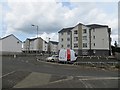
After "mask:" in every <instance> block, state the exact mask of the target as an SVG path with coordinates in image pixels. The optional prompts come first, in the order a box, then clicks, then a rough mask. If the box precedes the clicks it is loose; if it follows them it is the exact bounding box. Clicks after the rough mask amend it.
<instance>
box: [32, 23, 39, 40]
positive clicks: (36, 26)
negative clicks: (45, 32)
mask: <svg viewBox="0 0 120 90" xmlns="http://www.w3.org/2000/svg"><path fill="white" fill-rule="evenodd" d="M32 26H33V27H34V26H36V27H37V38H38V25H34V24H32Z"/></svg>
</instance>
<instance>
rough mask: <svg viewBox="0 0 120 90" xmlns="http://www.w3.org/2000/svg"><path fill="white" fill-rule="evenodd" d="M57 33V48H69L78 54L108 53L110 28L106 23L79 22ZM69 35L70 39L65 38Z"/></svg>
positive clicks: (109, 49) (109, 48)
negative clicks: (89, 23)
mask: <svg viewBox="0 0 120 90" xmlns="http://www.w3.org/2000/svg"><path fill="white" fill-rule="evenodd" d="M68 32H69V33H70V34H69V35H68V34H67V33H68ZM58 33H59V50H60V49H61V48H64V49H67V48H71V49H73V50H74V51H75V52H76V54H78V55H110V51H111V38H110V34H111V29H110V28H109V27H108V26H106V25H98V24H91V25H84V24H81V23H79V24H77V25H76V26H74V27H72V28H63V29H62V30H61V31H59V32H58ZM69 37H70V41H68V40H67V38H69ZM69 44H70V45H69ZM68 45H69V46H70V47H68Z"/></svg>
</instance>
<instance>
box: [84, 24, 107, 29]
mask: <svg viewBox="0 0 120 90" xmlns="http://www.w3.org/2000/svg"><path fill="white" fill-rule="evenodd" d="M86 26H87V27H90V28H101V27H108V26H107V25H99V24H90V25H86Z"/></svg>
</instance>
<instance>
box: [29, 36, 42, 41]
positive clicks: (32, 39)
mask: <svg viewBox="0 0 120 90" xmlns="http://www.w3.org/2000/svg"><path fill="white" fill-rule="evenodd" d="M36 39H42V38H41V37H38V38H27V40H29V41H34V40H36ZM42 40H43V39H42Z"/></svg>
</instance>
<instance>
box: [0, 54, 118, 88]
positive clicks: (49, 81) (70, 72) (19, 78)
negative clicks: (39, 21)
mask: <svg viewBox="0 0 120 90" xmlns="http://www.w3.org/2000/svg"><path fill="white" fill-rule="evenodd" d="M118 76H119V73H118V70H116V69H115V70H105V69H102V68H95V67H94V68H92V67H81V66H75V65H69V64H58V63H52V62H45V61H37V59H36V57H33V56H21V57H15V58H14V57H12V56H8V57H7V56H3V57H2V76H1V78H0V79H2V88H3V89H10V88H118V80H119V78H120V77H118Z"/></svg>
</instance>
